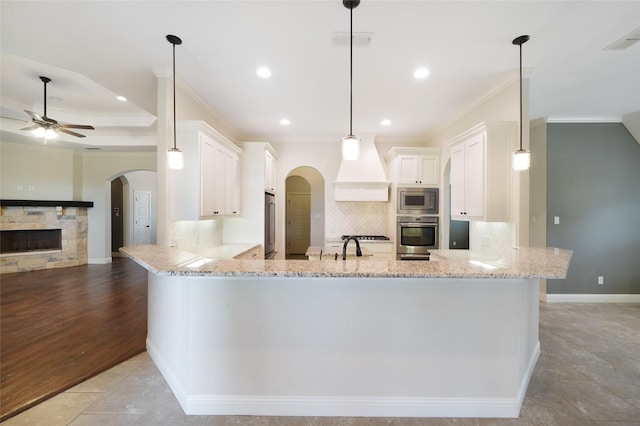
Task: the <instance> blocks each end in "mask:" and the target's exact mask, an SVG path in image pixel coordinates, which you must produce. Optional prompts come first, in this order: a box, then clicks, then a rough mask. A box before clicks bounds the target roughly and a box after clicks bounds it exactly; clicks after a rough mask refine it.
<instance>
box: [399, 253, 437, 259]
mask: <svg viewBox="0 0 640 426" xmlns="http://www.w3.org/2000/svg"><path fill="white" fill-rule="evenodd" d="M398 256H399V257H400V260H431V259H430V258H429V256H430V255H429V254H415V253H414V254H398Z"/></svg>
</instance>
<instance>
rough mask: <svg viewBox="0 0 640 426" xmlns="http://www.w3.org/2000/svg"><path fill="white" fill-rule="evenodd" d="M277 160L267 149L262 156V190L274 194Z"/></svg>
mask: <svg viewBox="0 0 640 426" xmlns="http://www.w3.org/2000/svg"><path fill="white" fill-rule="evenodd" d="M277 164H278V160H276V157H275V155H274V154H273V153H272V152H271V151H269V150H268V149H267V150H266V151H265V157H264V190H265V191H267V192H271V193H272V194H275V192H276V171H277Z"/></svg>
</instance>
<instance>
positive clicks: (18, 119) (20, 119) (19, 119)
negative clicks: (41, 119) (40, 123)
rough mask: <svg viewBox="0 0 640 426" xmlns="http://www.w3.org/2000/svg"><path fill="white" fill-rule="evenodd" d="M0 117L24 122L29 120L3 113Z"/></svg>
mask: <svg viewBox="0 0 640 426" xmlns="http://www.w3.org/2000/svg"><path fill="white" fill-rule="evenodd" d="M0 118H5V119H7V120H15V121H24V122H25V123H28V122H29V121H28V120H25V119H23V118H13V117H5V116H4V115H0Z"/></svg>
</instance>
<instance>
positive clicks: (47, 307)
mask: <svg viewBox="0 0 640 426" xmlns="http://www.w3.org/2000/svg"><path fill="white" fill-rule="evenodd" d="M146 336H147V271H146V270H145V269H144V268H142V267H140V266H139V265H137V264H135V263H134V262H133V261H131V260H129V259H127V258H118V257H114V258H113V262H112V263H110V264H106V265H83V266H77V267H71V268H59V269H48V270H42V271H31V272H20V273H15V274H3V275H1V276H0V421H4V420H5V419H7V418H9V417H11V416H13V415H15V414H17V413H19V412H21V411H23V410H26V409H27V408H29V407H32V406H34V405H36V404H38V403H40V402H42V401H43V400H45V399H47V398H49V397H51V396H53V395H56V394H58V393H60V392H62V391H64V390H66V389H68V388H70V387H72V386H74V385H76V384H78V383H80V382H82V381H84V380H86V379H88V378H90V377H93V376H95V375H96V374H98V373H101V372H102V371H105V370H107V369H109V368H111V367H113V366H114V365H117V364H119V363H120V362H122V361H124V360H126V359H129V358H131V357H132V356H134V355H137V354H139V353H141V352H143V351H144V350H145V340H146Z"/></svg>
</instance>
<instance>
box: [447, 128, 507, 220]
mask: <svg viewBox="0 0 640 426" xmlns="http://www.w3.org/2000/svg"><path fill="white" fill-rule="evenodd" d="M516 129H517V124H516V123H513V122H499V123H488V122H483V123H480V124H478V125H477V126H475V127H473V128H471V129H469V130H468V131H466V132H464V133H462V134H461V135H459V136H457V137H456V138H454V139H453V140H451V141H450V142H448V145H451V217H452V218H453V219H455V220H464V221H472V220H476V221H483V222H508V221H510V220H511V174H512V172H511V151H512V144H513V141H514V140H515V136H516Z"/></svg>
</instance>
